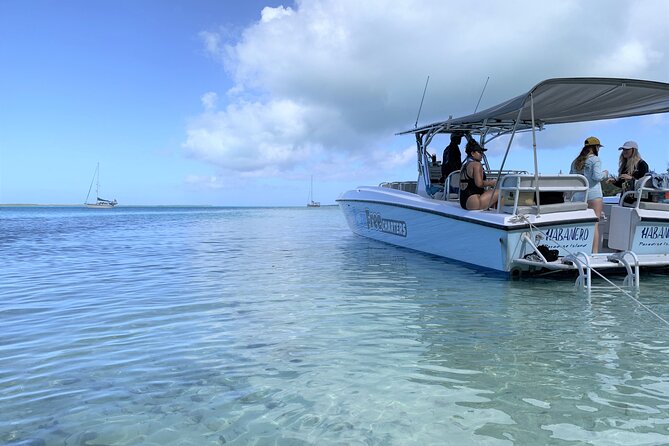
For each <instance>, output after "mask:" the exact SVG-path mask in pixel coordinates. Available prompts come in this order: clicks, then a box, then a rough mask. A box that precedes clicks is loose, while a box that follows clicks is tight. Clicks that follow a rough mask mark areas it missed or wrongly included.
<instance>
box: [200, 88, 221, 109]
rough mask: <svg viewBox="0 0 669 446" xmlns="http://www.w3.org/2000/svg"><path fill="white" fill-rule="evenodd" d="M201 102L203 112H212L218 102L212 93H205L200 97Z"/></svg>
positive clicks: (216, 96) (215, 95)
mask: <svg viewBox="0 0 669 446" xmlns="http://www.w3.org/2000/svg"><path fill="white" fill-rule="evenodd" d="M201 101H202V106H203V107H204V109H205V111H208V112H210V111H213V110H214V109H215V108H216V103H217V102H218V95H217V94H216V93H214V92H213V91H210V92H207V93H205V94H203V95H202V98H201Z"/></svg>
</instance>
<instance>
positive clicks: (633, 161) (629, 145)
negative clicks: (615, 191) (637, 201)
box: [609, 141, 648, 201]
mask: <svg viewBox="0 0 669 446" xmlns="http://www.w3.org/2000/svg"><path fill="white" fill-rule="evenodd" d="M618 150H620V151H621V152H620V159H619V160H618V178H615V179H613V178H612V179H610V180H609V182H610V183H611V184H613V185H614V186H616V187H620V188H621V189H622V192H621V193H622V194H624V193H625V192H627V191H629V190H634V182H635V181H636V180H638V179H639V178H642V177H643V176H644V175H646V174H647V173H648V163H646V162H645V161H644V160H643V159H641V155H640V154H639V145H638V144H637V143H636V141H626V142H625V144H623V145H622V146H621V147H620V148H619V149H618ZM632 200H633V198H632V197H628V198H627V199H626V201H632Z"/></svg>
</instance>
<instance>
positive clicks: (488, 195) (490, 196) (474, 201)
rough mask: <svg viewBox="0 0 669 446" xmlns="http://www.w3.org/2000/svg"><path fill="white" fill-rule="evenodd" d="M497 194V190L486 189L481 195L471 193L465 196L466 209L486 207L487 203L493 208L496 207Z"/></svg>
mask: <svg viewBox="0 0 669 446" xmlns="http://www.w3.org/2000/svg"><path fill="white" fill-rule="evenodd" d="M497 195H499V191H498V190H494V191H492V190H487V191H485V192H483V193H482V194H481V195H471V196H470V197H469V198H467V209H468V210H479V209H487V208H488V205H490V207H493V208H494V207H497Z"/></svg>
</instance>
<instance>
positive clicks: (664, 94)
mask: <svg viewBox="0 0 669 446" xmlns="http://www.w3.org/2000/svg"><path fill="white" fill-rule="evenodd" d="M532 106H533V107H534V125H535V128H537V127H538V128H540V129H541V128H543V126H544V125H545V124H565V123H570V122H584V121H598V120H602V119H616V118H626V117H631V116H641V115H650V114H657V113H667V112H669V84H667V83H664V82H654V81H646V80H637V79H616V78H599V77H580V78H578V77H575V78H556V79H548V80H545V81H543V82H540V83H538V84H537V85H536V86H535V87H534V88H532V89H531V90H530V91H528V92H527V93H524V94H522V95H520V96H516V97H515V98H513V99H510V100H508V101H506V102H503V103H501V104H499V105H496V106H494V107H491V108H488V109H487V110H483V111H480V112H478V113H474V114H471V115H467V116H463V117H460V118H452V119H449V120H446V121H441V122H435V123H433V124H429V125H425V126H422V127H418V128H415V129H411V130H407V131H404V132H401V133H400V134H401V135H402V134H407V133H417V134H424V133H429V134H434V133H452V132H454V131H465V132H471V133H487V132H488V131H490V130H495V132H496V133H508V132H511V131H514V129H515V130H516V131H522V130H528V129H531V128H532V122H533V121H532ZM516 120H518V123H517V124H516Z"/></svg>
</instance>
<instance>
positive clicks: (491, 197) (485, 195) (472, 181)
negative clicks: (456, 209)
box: [460, 140, 499, 210]
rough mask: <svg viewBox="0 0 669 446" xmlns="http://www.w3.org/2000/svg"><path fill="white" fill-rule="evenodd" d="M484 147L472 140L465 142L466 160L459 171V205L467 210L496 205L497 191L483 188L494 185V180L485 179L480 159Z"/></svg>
mask: <svg viewBox="0 0 669 446" xmlns="http://www.w3.org/2000/svg"><path fill="white" fill-rule="evenodd" d="M486 150H488V149H484V148H483V147H481V146H480V145H478V144H477V143H476V141H474V140H470V141H469V142H468V143H467V147H466V148H465V152H466V153H467V160H466V161H465V164H464V165H463V166H462V170H461V171H460V206H462V208H463V209H467V210H476V209H487V208H488V207H495V206H497V195H499V191H498V190H497V189H495V190H485V189H484V188H485V187H488V186H489V187H494V186H495V184H497V181H496V180H486V176H485V172H483V166H481V160H482V159H483V152H485V151H486Z"/></svg>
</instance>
